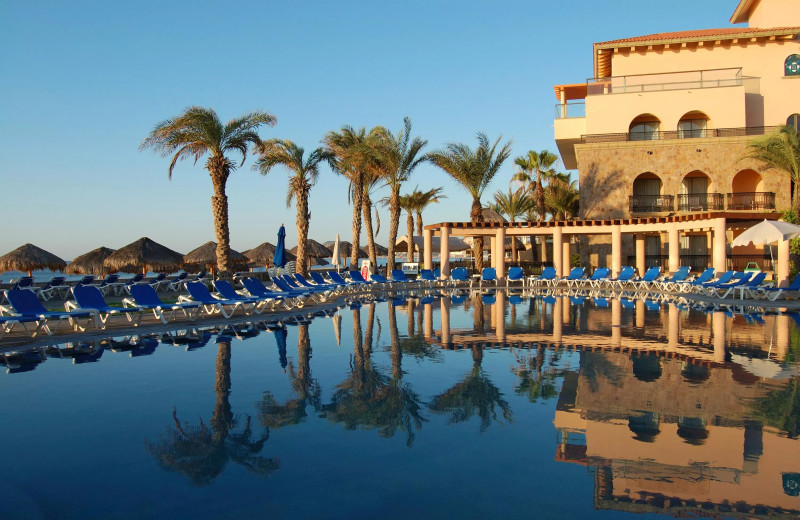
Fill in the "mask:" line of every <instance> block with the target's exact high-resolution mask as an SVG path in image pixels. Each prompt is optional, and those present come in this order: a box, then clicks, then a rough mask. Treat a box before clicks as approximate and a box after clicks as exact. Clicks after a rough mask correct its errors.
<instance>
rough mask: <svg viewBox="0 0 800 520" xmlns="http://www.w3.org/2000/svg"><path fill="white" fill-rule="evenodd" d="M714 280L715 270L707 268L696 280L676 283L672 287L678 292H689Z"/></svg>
mask: <svg viewBox="0 0 800 520" xmlns="http://www.w3.org/2000/svg"><path fill="white" fill-rule="evenodd" d="M712 278H714V268H713V267H707V268H706V269H705V270H704V271H703V272H702V273H700V275H699V276H698V277H697V278H695V279H694V280H687V281H684V282H675V283H674V284H673V285H672V287H673V290H678V291H681V292H689V291H691V290H692V289H694V288H695V287H699V286H701V285H703V284H704V283H706V282H708V281H710V280H711V279H712Z"/></svg>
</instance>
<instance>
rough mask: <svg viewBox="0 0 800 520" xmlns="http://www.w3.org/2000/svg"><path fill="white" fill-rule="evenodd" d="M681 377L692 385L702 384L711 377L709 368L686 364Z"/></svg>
mask: <svg viewBox="0 0 800 520" xmlns="http://www.w3.org/2000/svg"><path fill="white" fill-rule="evenodd" d="M681 375H682V376H683V379H684V380H685V381H686V382H688V383H691V384H700V383H702V382H704V381H706V380H708V378H709V377H710V376H711V374H710V372H709V370H708V367H704V366H701V365H695V364H694V363H686V364H685V365H684V367H683V369H682V370H681Z"/></svg>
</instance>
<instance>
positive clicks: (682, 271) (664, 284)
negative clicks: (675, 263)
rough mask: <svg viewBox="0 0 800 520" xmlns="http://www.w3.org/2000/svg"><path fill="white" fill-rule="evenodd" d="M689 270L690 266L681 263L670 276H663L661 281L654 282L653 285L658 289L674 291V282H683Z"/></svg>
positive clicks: (690, 269)
mask: <svg viewBox="0 0 800 520" xmlns="http://www.w3.org/2000/svg"><path fill="white" fill-rule="evenodd" d="M691 272H692V268H691V266H688V265H682V266H681V267H679V268H678V270H677V271H675V272H674V273H672V276H670V277H669V278H664V279H663V280H661V281H656V282H654V283H653V286H654V287H655V288H656V289H658V290H660V291H674V290H675V289H676V288H677V285H676V284H678V283H682V282H684V281H685V280H686V279H687V278H689V274H690V273H691Z"/></svg>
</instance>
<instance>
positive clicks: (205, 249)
mask: <svg viewBox="0 0 800 520" xmlns="http://www.w3.org/2000/svg"><path fill="white" fill-rule="evenodd" d="M230 259H231V264H232V265H235V266H240V267H243V266H245V265H247V258H245V256H244V255H243V254H242V253H240V252H238V251H235V250H233V249H231V250H230ZM183 264H184V266H185V267H193V266H204V267H206V268H208V270H209V271H211V272H212V273H213V272H214V267H215V266H216V265H217V243H216V242H214V241H209V242H206V243H205V244H203V245H202V246H200V247H198V248H197V249H193V250H192V251H190V252H188V253H186V254H185V255H184V256H183Z"/></svg>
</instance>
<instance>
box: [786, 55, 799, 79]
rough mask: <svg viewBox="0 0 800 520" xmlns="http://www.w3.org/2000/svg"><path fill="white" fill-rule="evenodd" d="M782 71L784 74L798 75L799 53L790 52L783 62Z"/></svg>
mask: <svg viewBox="0 0 800 520" xmlns="http://www.w3.org/2000/svg"><path fill="white" fill-rule="evenodd" d="M783 73H784V75H786V76H800V54H792V55H791V56H789V57H788V58H786V61H785V62H783Z"/></svg>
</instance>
